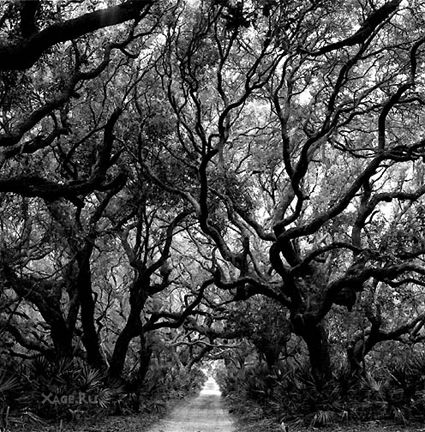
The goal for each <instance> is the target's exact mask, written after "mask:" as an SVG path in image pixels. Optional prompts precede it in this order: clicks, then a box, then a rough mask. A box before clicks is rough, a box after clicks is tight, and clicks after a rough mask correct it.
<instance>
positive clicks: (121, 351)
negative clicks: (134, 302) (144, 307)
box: [109, 311, 142, 378]
mask: <svg viewBox="0 0 425 432" xmlns="http://www.w3.org/2000/svg"><path fill="white" fill-rule="evenodd" d="M139 315H140V312H139V313H137V311H130V316H129V318H128V320H127V323H126V325H125V327H124V328H123V330H122V331H121V333H120V334H119V336H118V339H117V341H116V343H115V347H114V352H113V354H112V358H111V362H110V364H109V376H110V377H111V378H119V377H120V376H121V374H122V371H123V369H124V364H125V358H126V357H127V351H128V347H129V345H130V342H131V341H132V340H133V339H134V338H135V337H136V336H138V335H140V334H141V332H142V323H141V321H140V317H139Z"/></svg>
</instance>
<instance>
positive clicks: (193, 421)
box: [148, 377, 235, 432]
mask: <svg viewBox="0 0 425 432" xmlns="http://www.w3.org/2000/svg"><path fill="white" fill-rule="evenodd" d="M234 431H235V427H234V424H233V422H232V420H231V418H230V416H229V414H228V413H227V411H226V410H225V409H224V408H223V405H222V401H221V393H220V389H219V387H218V385H217V383H216V381H215V380H214V379H213V378H211V377H210V378H208V380H207V381H206V383H205V385H204V387H203V388H202V390H201V392H200V393H199V395H198V396H197V397H196V398H194V399H191V400H188V401H187V402H185V403H183V404H181V405H180V406H178V407H177V408H175V409H174V410H173V411H172V412H171V413H170V414H169V415H168V416H167V417H166V418H164V419H163V420H162V421H160V422H159V423H157V424H156V425H154V426H153V427H152V428H151V429H149V431H148V432H234Z"/></svg>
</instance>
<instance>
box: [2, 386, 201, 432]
mask: <svg viewBox="0 0 425 432" xmlns="http://www.w3.org/2000/svg"><path fill="white" fill-rule="evenodd" d="M193 394H194V393H193V392H191V393H188V394H186V396H185V397H184V398H174V399H169V400H167V401H165V402H163V403H162V402H160V401H159V403H157V404H155V409H154V410H152V408H151V407H152V404H150V407H146V408H143V406H142V408H141V412H140V413H137V414H127V415H119V416H113V415H105V416H103V417H99V416H98V417H92V418H81V419H78V420H74V421H69V422H65V421H63V422H62V423H51V424H40V423H38V422H35V421H30V420H29V419H23V420H22V422H12V421H11V422H10V424H9V427H8V429H6V430H5V431H3V430H2V429H0V430H1V432H144V431H145V430H147V429H149V427H150V426H151V425H152V424H154V423H156V422H158V421H159V420H160V419H162V418H163V417H165V416H166V415H167V414H168V413H169V412H170V411H171V410H172V409H173V408H174V407H175V406H176V405H178V404H179V403H181V401H182V400H183V399H186V398H188V397H190V396H192V395H193Z"/></svg>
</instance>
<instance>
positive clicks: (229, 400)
mask: <svg viewBox="0 0 425 432" xmlns="http://www.w3.org/2000/svg"><path fill="white" fill-rule="evenodd" d="M224 406H225V407H226V409H227V410H228V411H229V412H230V413H232V416H233V418H234V419H235V427H236V430H237V431H238V432H282V431H283V428H282V427H281V426H280V425H279V423H278V421H277V419H276V418H271V417H270V416H268V415H267V414H265V412H264V411H263V409H262V408H261V407H260V406H259V405H257V404H256V403H254V402H253V401H246V400H243V399H240V398H239V397H238V396H237V395H235V394H233V395H231V396H230V395H229V396H228V397H226V398H225V400H224ZM287 427H288V430H289V432H425V424H423V423H409V424H400V423H396V422H394V421H389V420H382V421H380V420H376V421H363V422H362V421H357V422H356V421H352V422H347V423H339V424H338V423H335V424H329V425H327V426H323V427H313V426H311V425H308V424H305V422H304V421H303V419H298V420H297V421H291V423H289V424H287Z"/></svg>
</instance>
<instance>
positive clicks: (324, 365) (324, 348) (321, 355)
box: [292, 315, 332, 388]
mask: <svg viewBox="0 0 425 432" xmlns="http://www.w3.org/2000/svg"><path fill="white" fill-rule="evenodd" d="M292 322H293V325H294V330H295V333H296V334H298V335H299V336H301V337H302V339H303V340H304V342H305V343H306V345H307V349H308V355H309V360H310V366H311V373H312V375H313V378H314V381H315V383H316V385H317V386H318V388H321V387H323V386H324V385H325V384H326V382H328V381H329V380H330V379H331V378H332V367H331V357H330V353H329V342H328V335H327V332H326V329H325V327H324V324H323V322H320V323H318V324H316V323H314V322H311V323H310V322H305V321H304V320H303V319H302V318H301V317H300V316H299V315H298V316H296V317H294V318H293V320H292Z"/></svg>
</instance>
